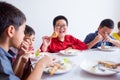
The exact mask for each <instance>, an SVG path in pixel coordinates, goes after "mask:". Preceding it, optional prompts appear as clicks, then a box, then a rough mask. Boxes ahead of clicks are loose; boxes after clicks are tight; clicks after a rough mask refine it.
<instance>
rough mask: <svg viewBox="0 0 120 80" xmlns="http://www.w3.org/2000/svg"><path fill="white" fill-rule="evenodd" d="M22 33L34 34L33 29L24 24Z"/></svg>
mask: <svg viewBox="0 0 120 80" xmlns="http://www.w3.org/2000/svg"><path fill="white" fill-rule="evenodd" d="M24 34H25V35H26V34H29V35H30V36H31V35H35V31H34V30H33V28H32V27H30V26H29V25H26V27H25V31H24Z"/></svg>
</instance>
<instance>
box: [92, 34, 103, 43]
mask: <svg viewBox="0 0 120 80" xmlns="http://www.w3.org/2000/svg"><path fill="white" fill-rule="evenodd" d="M94 40H95V41H96V42H100V41H102V40H103V37H102V35H101V34H99V33H98V35H97V36H96V37H95V39H94Z"/></svg>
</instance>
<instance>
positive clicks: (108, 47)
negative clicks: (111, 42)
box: [98, 45, 115, 51]
mask: <svg viewBox="0 0 120 80" xmlns="http://www.w3.org/2000/svg"><path fill="white" fill-rule="evenodd" d="M98 49H99V50H102V51H114V50H115V48H114V47H112V46H105V45H103V46H100V47H98Z"/></svg>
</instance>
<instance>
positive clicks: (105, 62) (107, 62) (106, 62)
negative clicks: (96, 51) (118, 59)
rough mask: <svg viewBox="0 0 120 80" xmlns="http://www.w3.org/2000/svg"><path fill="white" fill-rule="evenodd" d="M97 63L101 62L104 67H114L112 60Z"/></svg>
mask: <svg viewBox="0 0 120 80" xmlns="http://www.w3.org/2000/svg"><path fill="white" fill-rule="evenodd" d="M98 64H103V66H104V67H106V68H114V67H115V63H114V62H110V61H104V62H102V61H99V62H98Z"/></svg>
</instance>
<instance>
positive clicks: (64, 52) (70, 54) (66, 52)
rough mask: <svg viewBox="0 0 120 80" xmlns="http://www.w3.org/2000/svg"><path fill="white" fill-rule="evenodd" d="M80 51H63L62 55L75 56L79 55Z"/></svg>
mask: <svg viewBox="0 0 120 80" xmlns="http://www.w3.org/2000/svg"><path fill="white" fill-rule="evenodd" d="M79 52H80V51H79V50H77V49H66V50H61V51H60V54H63V55H67V56H74V55H78V53H79Z"/></svg>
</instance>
